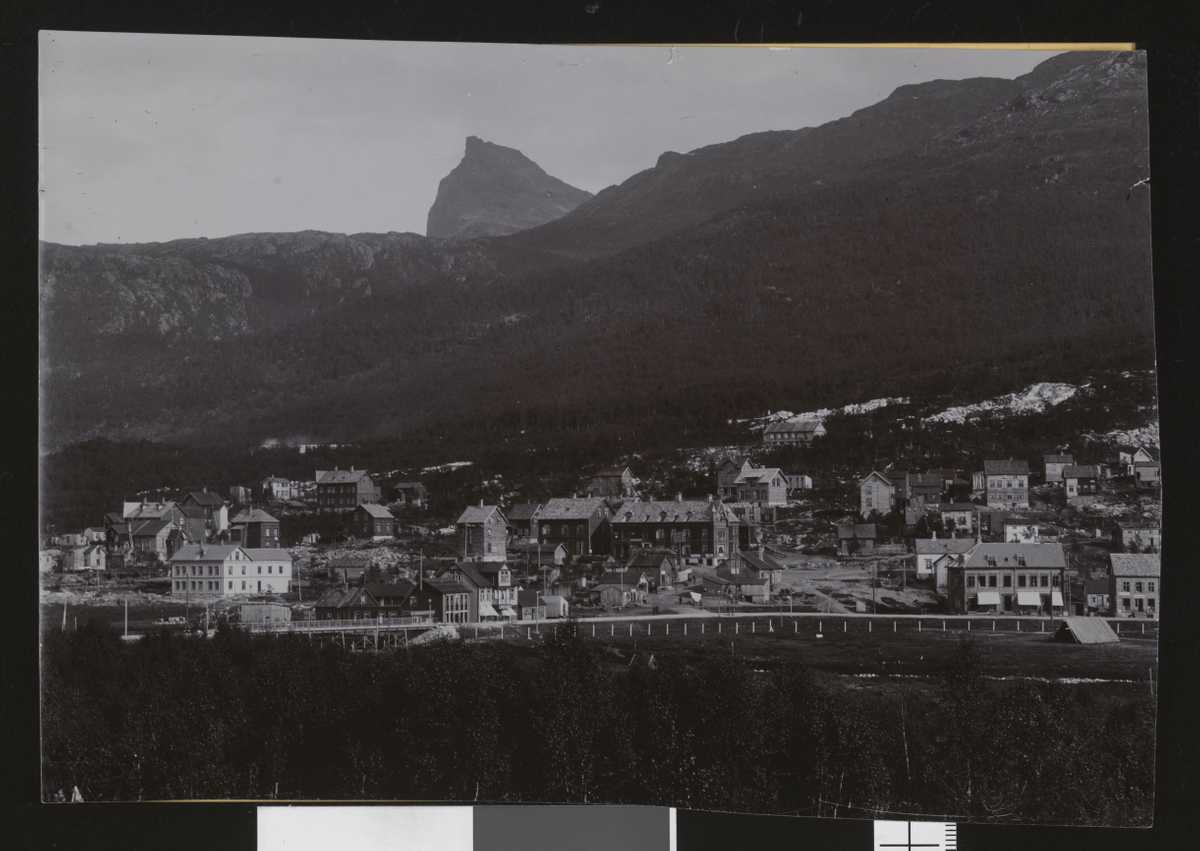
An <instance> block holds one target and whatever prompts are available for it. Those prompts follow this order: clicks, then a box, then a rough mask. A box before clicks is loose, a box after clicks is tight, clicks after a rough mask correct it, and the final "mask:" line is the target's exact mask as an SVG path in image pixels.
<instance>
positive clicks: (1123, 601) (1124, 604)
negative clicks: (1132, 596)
mask: <svg viewBox="0 0 1200 851" xmlns="http://www.w3.org/2000/svg"><path fill="white" fill-rule="evenodd" d="M1121 608H1123V609H1124V610H1125V611H1129V598H1128V597H1122V598H1121Z"/></svg>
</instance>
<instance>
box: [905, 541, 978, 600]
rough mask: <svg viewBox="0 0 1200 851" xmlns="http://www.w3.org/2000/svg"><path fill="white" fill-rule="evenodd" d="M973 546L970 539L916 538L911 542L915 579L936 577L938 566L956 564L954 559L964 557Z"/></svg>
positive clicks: (973, 543)
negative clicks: (914, 562) (914, 557)
mask: <svg viewBox="0 0 1200 851" xmlns="http://www.w3.org/2000/svg"><path fill="white" fill-rule="evenodd" d="M975 544H976V542H975V541H974V540H973V539H971V538H938V537H933V538H917V539H916V540H915V541H913V549H914V550H915V552H916V560H917V564H916V574H917V578H918V579H927V578H929V577H930V576H937V575H938V567H939V565H941V566H946V565H949V564H951V563H956V559H955V557H956V556H964V555H966V554H967V553H969V552H970V551H971V550H972V549H973V548H974V547H975ZM942 575H943V576H944V575H945V574H944V573H943V574H942ZM942 590H944V589H942Z"/></svg>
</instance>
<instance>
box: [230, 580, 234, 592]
mask: <svg viewBox="0 0 1200 851" xmlns="http://www.w3.org/2000/svg"><path fill="white" fill-rule="evenodd" d="M229 590H230V591H232V590H233V581H232V580H230V582H229Z"/></svg>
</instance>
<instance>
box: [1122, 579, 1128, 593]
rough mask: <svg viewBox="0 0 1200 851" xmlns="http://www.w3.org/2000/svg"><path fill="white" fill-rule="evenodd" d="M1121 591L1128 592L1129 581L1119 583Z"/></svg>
mask: <svg viewBox="0 0 1200 851" xmlns="http://www.w3.org/2000/svg"><path fill="white" fill-rule="evenodd" d="M1121 590H1122V591H1128V590H1129V580H1128V579H1126V580H1125V581H1123V582H1122V583H1121Z"/></svg>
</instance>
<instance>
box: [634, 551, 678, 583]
mask: <svg viewBox="0 0 1200 851" xmlns="http://www.w3.org/2000/svg"><path fill="white" fill-rule="evenodd" d="M683 566H684V562H683V559H682V558H681V557H680V556H678V555H677V554H675V553H674V552H672V551H671V550H669V549H666V548H665V547H650V548H648V549H639V550H635V551H634V553H633V555H632V556H630V558H629V562H628V563H627V564H626V565H625V569H626V570H636V571H638V572H640V573H643V574H645V575H646V576H647V577H648V578H650V579H651V581H652V582H653V583H654V585H655V586H658V587H662V586H670V585H673V584H674V583H675V577H677V576H678V575H679V572H680V571H681V570H682V569H683Z"/></svg>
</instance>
